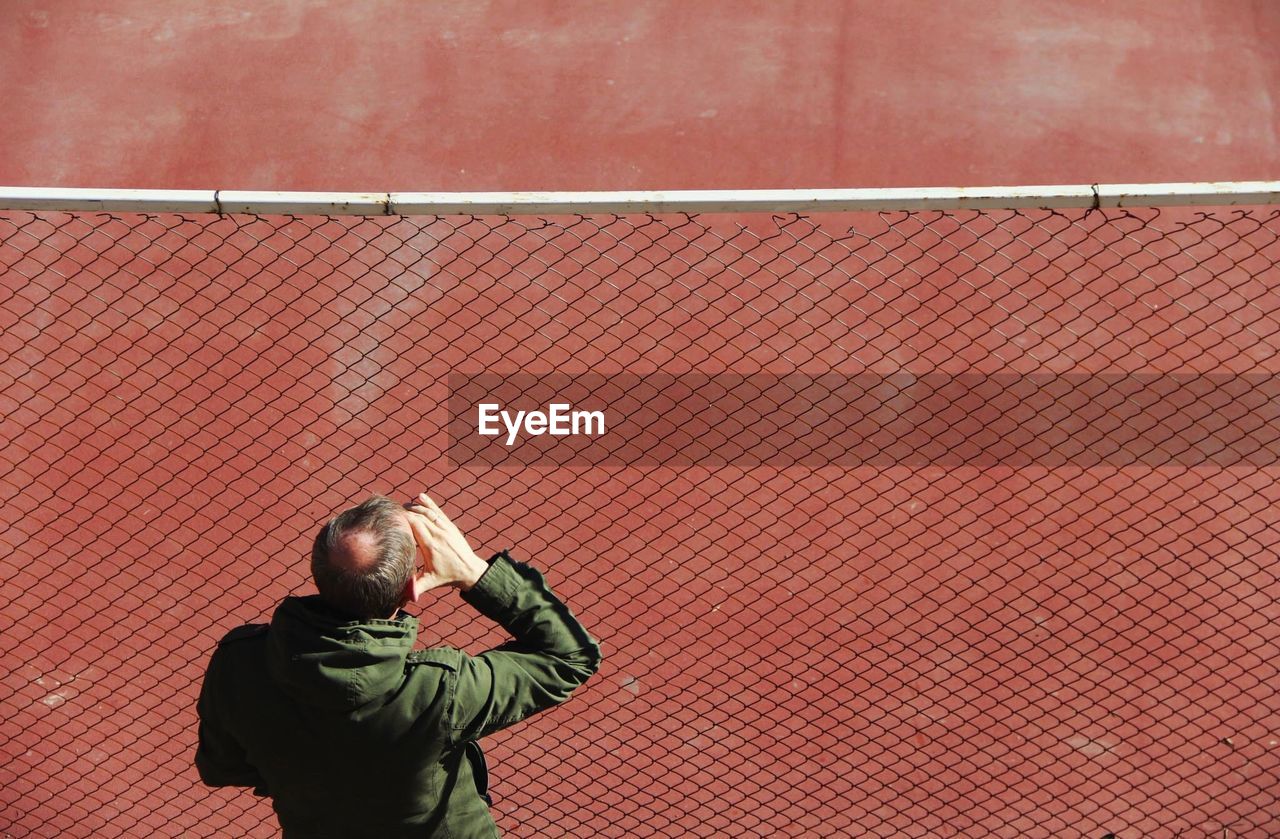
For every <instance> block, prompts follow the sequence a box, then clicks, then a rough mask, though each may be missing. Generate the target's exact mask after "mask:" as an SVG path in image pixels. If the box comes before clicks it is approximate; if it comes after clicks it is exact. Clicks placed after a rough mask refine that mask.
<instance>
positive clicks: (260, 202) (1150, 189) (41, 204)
mask: <svg viewBox="0 0 1280 839" xmlns="http://www.w3.org/2000/svg"><path fill="white" fill-rule="evenodd" d="M1259 204H1280V181H1236V182H1222V183H1214V182H1201V183H1178V184H1084V185H1079V184H1077V185H1072V186H1014V187H920V188H910V189H901V188H898V189H742V190H738V189H716V190H670V191H637V192H367V193H356V192H245V191H238V190H169V189H63V188H41V187H0V210H29V211H62V212H94V211H100V212H120V213H148V212H149V213H219V214H227V213H257V214H262V215H284V214H291V215H355V216H382V215H477V216H489V215H496V216H505V215H570V214H591V213H606V214H609V213H619V214H625V213H770V212H772V213H826V212H846V211H898V210H1006V209H1007V210H1012V209H1031V208H1043V209H1049V208H1083V209H1088V208H1099V209H1101V208H1106V207H1177V206H1200V207H1206V206H1211V207H1222V206H1233V205H1259Z"/></svg>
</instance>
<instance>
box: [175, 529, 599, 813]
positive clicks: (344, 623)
mask: <svg viewBox="0 0 1280 839" xmlns="http://www.w3.org/2000/svg"><path fill="white" fill-rule="evenodd" d="M463 598H464V599H465V600H466V601H467V602H469V603H471V604H472V605H473V606H475V607H476V608H477V609H478V610H479V611H480V612H481V613H482V614H485V615H486V616H488V617H490V618H492V619H494V620H496V621H497V622H498V623H500V624H501V625H502V626H504V627H505V628H506V629H507V630H508V631H509V632H511V633H512V635H513V636H515V639H516V640H515V641H514V642H512V643H510V644H507V645H504V646H503V647H501V648H499V649H497V650H491V651H489V652H487V653H483V654H481V655H478V656H469V655H467V654H466V653H463V652H461V651H459V650H453V649H449V648H439V649H433V650H427V651H424V652H419V653H413V652H412V648H413V643H414V639H415V638H416V636H417V628H418V624H417V620H416V619H414V618H412V617H406V616H401V617H399V618H398V619H394V620H392V619H389V620H360V621H352V620H348V619H345V618H344V617H343V616H341V615H339V614H337V613H335V612H334V611H332V610H331V609H330V608H329V607H327V606H326V605H325V604H324V602H322V601H321V599H320V598H319V597H316V596H313V597H303V598H294V597H291V598H287V599H286V600H285V601H284V602H283V603H281V605H280V607H279V608H278V609H277V610H276V613H275V615H274V616H273V617H272V621H271V624H270V625H269V626H267V627H242V628H240V629H237V630H234V631H233V632H232V633H230V634H229V635H228V636H227V637H226V638H225V639H224V640H223V642H222V643H221V644H220V645H219V648H218V650H217V651H216V652H215V654H214V656H213V659H212V661H211V662H210V665H209V670H208V673H207V675H206V678H205V683H204V687H203V690H202V692H201V697H200V707H199V710H200V717H201V729H200V749H199V751H198V753H197V756H196V763H197V767H198V768H199V770H200V774H201V777H202V779H203V780H204V781H205V782H206V783H208V784H211V785H219V786H221V785H236V786H253V787H256V788H257V791H258V792H259V793H260V794H267V795H270V796H271V797H272V798H273V803H274V806H275V809H276V812H277V814H278V815H279V818H280V823H281V826H282V827H283V828H284V832H285V836H286V837H294V836H297V837H304V836H306V837H311V836H317V837H318V836H335V837H336V836H341V837H355V836H378V837H393V836H419V837H420V836H432V835H441V836H454V837H471V836H494V835H496V833H497V831H496V827H495V825H494V822H493V818H492V816H491V815H490V814H489V810H488V807H487V802H486V799H485V797H484V791H485V785H486V783H487V780H486V773H485V770H484V763H483V757H482V756H481V753H480V750H479V747H478V746H477V745H476V743H475V740H476V739H478V738H479V737H482V736H484V735H485V734H488V733H491V732H493V731H496V730H498V729H500V728H503V727H506V726H508V725H511V724H513V723H516V722H518V721H520V720H522V719H525V718H526V717H528V716H530V715H531V714H534V713H536V712H538V711H540V710H543V709H545V708H549V707H551V706H553V705H556V704H558V703H560V702H563V701H564V700H565V699H567V698H568V697H569V695H570V693H571V692H572V691H573V690H574V688H576V687H577V686H578V685H580V684H582V683H583V682H585V681H586V680H587V678H589V677H590V676H591V674H592V673H594V672H595V671H596V669H597V668H598V667H599V663H600V651H599V647H598V645H597V644H596V642H595V641H594V640H593V639H591V637H590V636H589V635H588V634H587V632H586V630H585V629H583V627H582V625H581V624H579V623H578V621H577V620H576V619H574V617H573V616H572V614H571V613H570V612H569V610H568V609H567V608H566V607H565V606H564V604H562V603H561V602H560V601H559V600H558V599H556V597H555V595H554V594H552V592H551V591H550V589H549V588H548V587H547V586H546V583H545V581H543V579H542V575H541V574H539V573H538V572H537V571H536V570H534V569H532V568H530V567H529V566H526V565H522V564H520V563H516V562H513V561H511V559H510V557H508V556H507V555H506V554H505V553H503V554H499V555H498V556H496V557H494V559H493V560H492V561H491V564H490V567H489V569H488V571H486V572H485V573H484V576H483V577H481V579H480V581H479V582H478V583H476V584H475V586H474V587H473V588H471V589H470V590H469V591H467V592H465V593H464V594H463Z"/></svg>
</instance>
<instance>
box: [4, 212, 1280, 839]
mask: <svg viewBox="0 0 1280 839" xmlns="http://www.w3.org/2000/svg"><path fill="white" fill-rule="evenodd" d="M1278 215H1280V213H1278V212H1277V211H1276V210H1274V209H1269V208H1244V209H1233V210H1208V211H1199V210H1197V211H1192V210H1163V211H1158V210H1154V209H1134V210H1094V211H1084V210H1079V211H1076V210H1063V211H1048V210H1036V211H989V212H986V211H984V212H913V213H905V212H903V213H887V214H871V213H863V214H829V215H828V214H824V215H818V216H812V217H806V216H801V215H775V216H769V215H768V214H762V215H754V214H753V215H749V216H748V215H741V216H737V217H733V216H729V215H724V216H720V215H623V216H614V215H585V216H556V217H548V218H533V217H475V216H441V217H397V216H387V217H375V218H352V217H320V216H305V217H295V216H255V215H224V216H216V215H209V216H201V215H165V214H160V215H144V214H137V215H130V214H114V215H113V214H108V213H56V212H35V213H32V212H16V211H10V212H4V213H0V270H2V271H3V281H2V282H0V426H2V429H3V430H2V432H0V503H2V504H3V519H2V521H0V579H2V581H3V592H4V596H3V602H2V604H0V677H2V678H3V687H0V833H3V834H4V835H5V836H28V835H30V836H94V837H110V836H144V835H150V834H156V835H164V836H177V835H182V836H271V835H275V833H276V832H277V826H276V822H275V819H274V816H273V814H272V812H271V810H270V806H269V803H268V802H266V801H264V800H260V799H256V798H255V797H254V796H253V795H252V794H250V793H249V792H248V791H243V790H241V791H237V790H209V789H206V788H204V787H202V786H201V785H200V784H199V782H198V779H197V777H196V774H195V770H194V768H193V765H192V756H193V753H194V749H195V738H196V717H195V700H196V695H197V691H198V689H199V684H200V679H201V676H202V674H203V668H204V666H205V664H206V662H207V660H208V657H209V655H210V652H211V651H212V649H213V647H214V645H215V644H216V642H217V640H218V639H219V638H220V637H221V635H222V634H223V633H225V632H226V631H227V630H229V629H230V628H232V627H234V626H236V625H238V624H241V623H249V622H258V621H263V620H266V619H267V618H268V617H269V615H270V613H271V611H272V609H273V607H274V605H275V604H276V603H277V602H278V601H279V599H280V598H281V597H283V596H285V595H287V594H291V593H307V592H309V591H311V590H312V589H311V584H310V581H309V577H308V566H307V559H306V557H307V553H308V551H309V547H310V542H311V539H312V538H313V536H314V534H315V532H316V530H317V529H318V528H319V526H320V525H321V524H322V523H323V522H324V521H325V520H326V519H327V518H328V517H329V516H330V515H332V514H334V513H335V512H337V511H339V510H341V509H343V508H345V507H346V506H349V505H351V504H352V503H355V502H357V501H359V500H361V499H362V498H364V497H366V496H367V495H368V494H371V493H374V492H380V493H386V494H391V495H393V496H394V497H405V498H407V497H408V496H409V494H410V493H412V492H416V491H419V490H421V489H423V488H428V489H430V490H431V491H432V493H433V494H434V495H435V496H436V497H437V498H439V499H442V501H443V503H444V506H445V508H446V510H448V511H449V513H450V514H451V515H452V516H454V517H455V520H456V521H458V522H459V524H460V526H461V527H462V528H463V530H464V532H466V533H468V534H469V535H470V537H471V538H472V541H473V543H474V544H476V545H478V546H482V548H481V552H482V553H483V554H484V555H486V556H487V555H488V554H489V553H490V552H492V551H496V550H498V549H501V548H510V549H511V551H512V553H513V555H514V556H517V557H518V558H521V559H524V560H526V561H530V562H532V563H534V564H535V565H537V566H539V567H540V568H542V569H544V571H545V573H546V575H547V577H548V579H549V581H550V582H551V584H552V586H553V587H554V588H555V589H556V590H557V592H558V593H560V594H561V596H562V597H563V598H564V599H565V600H566V601H567V602H568V603H569V604H571V606H572V607H573V608H574V609H575V611H576V612H577V614H578V615H579V616H580V617H581V618H582V619H583V622H584V623H585V624H587V625H588V627H590V628H591V630H592V631H593V633H594V634H595V635H596V636H597V637H599V638H600V639H601V641H602V644H603V647H604V651H605V663H604V666H603V668H602V670H601V672H600V673H599V674H598V675H597V676H596V677H594V678H593V680H592V681H591V682H590V683H589V684H588V685H587V686H586V687H585V688H583V689H582V690H581V691H580V692H579V693H578V694H576V695H575V697H574V698H573V699H572V700H571V701H570V702H569V703H568V704H567V705H565V706H562V707H559V708H557V709H555V710H553V711H551V712H548V713H546V714H544V715H541V716H539V717H535V718H534V719H532V720H530V721H528V722H526V723H524V724H522V725H521V726H518V727H516V728H514V729H511V730H508V731H506V732H503V733H501V734H498V735H495V736H493V737H492V738H489V739H488V740H486V742H485V746H486V753H487V755H488V758H489V762H490V772H491V776H492V781H491V791H492V793H493V795H494V797H495V804H494V808H495V815H496V818H497V820H498V823H499V826H500V827H501V829H502V830H503V831H504V832H506V833H508V834H509V835H513V836H530V837H531V836H540V837H541V836H573V837H589V836H616V837H657V836H672V837H683V836H734V837H737V836H885V837H889V836H893V837H904V836H915V837H926V836H927V837H950V836H965V837H986V836H1002V837H1015V836H1016V837H1066V836H1084V837H1096V838H1097V839H1101V838H1102V837H1103V836H1106V835H1114V836H1115V837H1128V838H1131V839H1137V837H1169V838H1170V839H1172V838H1173V837H1177V836H1181V837H1200V836H1205V837H1209V836H1212V837H1220V836H1230V837H1243V836H1247V837H1266V836H1277V835H1280V814H1278V813H1280V802H1278V801H1277V791H1278V790H1280V784H1278V783H1277V782H1278V780H1280V779H1278V777H1277V774H1278V772H1280V745H1278V744H1277V743H1278V740H1280V699H1278V698H1277V695H1276V689H1275V688H1276V685H1277V678H1278V676H1280V674H1278V673H1277V661H1278V660H1280V630H1278V629H1277V626H1278V623H1277V618H1278V617H1280V610H1278V608H1277V595H1280V583H1278V581H1277V568H1278V567H1280V566H1278V565H1277V555H1276V549H1277V535H1278V534H1280V516H1278V515H1277V509H1278V508H1277V502H1278V501H1280V483H1278V482H1277V476H1280V461H1278V459H1280V443H1278V442H1277V437H1280V423H1278V422H1277V416H1276V414H1277V411H1278V409H1277V404H1278V403H1280V400H1277V381H1278V380H1277V379H1276V375H1277V373H1280V297H1278V296H1277V286H1278V285H1280V282H1278V281H1280V276H1278V275H1277V270H1276V264H1277V256H1280V242H1278V239H1280V236H1278V231H1280V221H1278V220H1277V216H1278ZM479 374H496V375H502V376H508V375H511V374H520V375H528V376H532V377H534V378H536V377H538V376H543V375H551V374H555V375H562V376H569V377H575V376H588V375H589V376H593V377H595V378H594V379H590V380H588V379H581V380H580V381H595V382H597V383H599V385H600V387H609V386H613V384H614V383H616V382H622V383H627V382H630V383H631V384H627V385H626V386H625V387H623V386H621V385H619V386H616V387H614V390H615V391H617V394H618V396H617V398H622V397H623V396H625V395H626V393H627V392H629V391H634V386H633V385H634V383H635V382H642V381H644V380H645V377H647V376H651V375H659V374H661V375H670V376H672V377H673V381H680V380H681V377H682V376H703V377H704V379H703V380H700V381H713V380H714V377H717V376H725V375H731V376H739V377H748V378H749V377H758V376H767V377H772V378H771V379H769V381H770V382H772V383H773V384H772V385H770V386H769V388H767V389H768V390H769V391H770V396H769V399H770V400H771V401H770V402H769V404H770V405H773V406H775V407H776V409H777V410H778V411H784V410H786V409H787V407H788V405H789V404H790V401H791V400H790V399H789V398H788V397H787V396H786V394H783V396H782V397H778V395H777V387H778V386H780V385H781V386H784V387H785V386H786V383H788V382H797V381H798V382H802V383H803V388H801V387H799V386H797V388H796V391H795V393H793V394H792V395H793V396H795V397H796V399H802V397H803V400H802V401H803V402H804V406H805V408H806V410H809V409H811V408H813V406H814V405H820V403H822V401H823V400H822V399H814V398H811V396H812V394H808V395H806V394H803V393H801V392H800V391H801V390H802V389H810V388H811V386H812V385H813V383H815V382H819V383H821V382H827V383H829V385H828V386H824V387H825V390H823V389H822V388H820V390H822V392H823V393H824V394H827V395H830V394H831V393H836V394H837V395H838V394H839V392H840V391H841V389H842V388H844V389H848V388H852V389H853V391H856V396H854V397H850V398H849V399H844V400H843V401H839V404H840V405H843V406H845V407H848V405H850V404H854V403H856V404H857V405H859V406H860V408H859V413H858V418H857V419H856V421H855V420H850V421H848V422H847V423H846V424H845V425H843V426H840V427H839V428H836V429H835V431H833V432H831V433H828V434H826V435H825V436H824V437H823V442H822V445H821V446H815V447H814V448H812V449H811V450H808V453H807V455H806V454H805V452H804V451H801V450H799V449H796V448H795V446H796V445H800V446H803V445H804V444H805V442H806V438H805V436H804V434H799V435H796V434H791V436H789V437H787V446H783V445H781V444H779V445H778V446H775V447H774V448H772V449H771V448H769V443H770V440H771V436H770V434H769V433H768V432H760V430H759V428H760V426H759V424H758V423H757V424H754V425H753V424H751V423H747V424H745V425H744V424H742V423H736V424H735V423H728V424H726V423H725V422H723V420H724V417H723V416H721V417H718V418H704V417H703V415H702V414H701V413H700V412H696V411H686V412H685V413H684V414H683V415H682V416H681V417H680V421H679V422H675V423H672V422H668V423H667V424H666V425H662V426H661V427H658V426H654V427H649V428H646V427H644V426H643V424H641V427H640V428H639V429H638V432H648V435H649V436H648V437H647V438H645V437H643V435H641V436H640V437H632V438H629V439H628V440H626V441H624V442H625V444H626V445H627V446H631V447H632V450H631V454H627V452H626V451H622V452H620V453H619V452H614V453H613V455H612V456H610V457H603V458H597V459H594V460H589V462H580V463H575V462H571V461H566V462H563V463H561V462H557V461H556V460H555V459H554V456H553V454H554V453H553V452H551V453H545V454H540V455H539V456H538V457H536V458H529V457H521V456H519V455H518V454H517V453H516V450H514V449H512V450H510V453H509V454H503V452H504V451H506V450H504V449H503V448H502V444H501V443H499V444H497V445H498V447H497V448H493V447H492V446H490V447H489V448H486V449H485V454H484V456H483V457H481V456H478V455H475V453H473V452H468V451H465V450H463V449H465V447H463V448H462V449H460V448H459V446H461V443H459V442H457V441H454V442H453V443H452V444H451V440H450V435H449V430H448V429H449V424H450V414H449V408H448V405H449V398H450V394H451V387H452V386H451V384H450V376H451V375H454V376H463V377H473V376H477V375H479ZM626 377H631V378H630V379H627V378H626ZM705 377H710V378H705ZM797 377H800V378H797ZM831 382H834V383H835V384H834V385H830V383H831ZM695 390H698V389H697V388H695ZM762 392H763V391H762ZM703 395H704V396H705V394H703ZM691 398H692V394H691ZM672 401H673V403H675V404H678V403H680V401H681V400H679V399H675V400H672ZM700 404H706V405H708V406H713V407H714V406H715V405H716V404H717V401H716V399H715V398H709V399H704V400H703V403H700ZM758 407H759V406H758V405H757V408H758ZM757 413H766V412H761V411H757ZM790 416H791V419H790V420H788V422H791V423H792V424H791V425H790V426H787V427H789V428H792V429H793V430H794V427H795V425H794V423H796V422H801V421H802V420H803V419H804V417H805V416H808V414H807V413H804V412H799V413H796V412H793V413H792V414H791V415H790ZM653 417H654V419H653V422H659V421H660V420H662V419H663V417H664V414H663V413H662V412H657V413H654V414H653ZM830 417H831V414H830V412H828V414H827V415H826V418H827V419H830ZM785 431H786V429H785V428H784V429H783V431H780V432H779V433H783V432H785ZM673 435H675V436H673ZM680 435H683V436H680ZM644 439H649V440H651V441H652V446H653V447H656V448H655V449H652V450H646V447H645V445H644V444H643V443H642V441H643V440H644ZM673 439H674V440H691V441H700V442H701V444H703V447H704V450H705V451H703V453H701V454H696V453H695V454H694V455H690V454H689V452H688V449H687V448H686V446H685V445H684V444H680V445H673V444H672V443H671V440H673ZM762 446H763V447H764V448H761V447H762ZM788 446H789V447H790V448H788ZM664 447H665V448H664ZM774 449H776V450H777V451H780V452H782V454H781V455H777V452H775V451H774ZM654 451H657V452H658V454H656V455H655V454H654ZM495 452H496V454H495ZM762 452H763V454H762ZM771 452H772V453H773V454H770V453H771ZM753 453H754V454H753ZM633 455H634V457H633ZM774 455H777V456H774ZM420 611H421V615H422V619H423V626H424V629H423V633H422V634H423V637H422V638H421V639H420V643H421V644H424V645H437V644H442V643H444V644H450V645H454V646H460V647H464V648H466V649H469V650H471V651H473V652H476V651H479V650H481V649H485V648H487V647H489V646H492V645H494V644H496V643H499V642H500V641H501V640H502V638H501V636H500V635H499V633H498V631H497V630H496V629H495V628H493V627H491V626H490V625H488V624H487V622H486V621H484V619H482V618H480V617H478V616H476V615H474V614H473V613H472V612H471V611H470V610H469V609H468V608H467V607H466V606H465V604H462V603H461V601H459V600H458V599H457V598H456V596H453V595H448V596H446V595H440V596H439V597H433V598H431V599H430V602H428V603H426V604H425V605H424V606H423V607H421V610H420ZM362 769H367V768H362V767H353V771H361V770H362Z"/></svg>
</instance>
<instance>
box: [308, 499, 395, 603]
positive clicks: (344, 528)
mask: <svg viewBox="0 0 1280 839" xmlns="http://www.w3.org/2000/svg"><path fill="white" fill-rule="evenodd" d="M416 556H417V548H416V547H415V545H414V541H413V533H412V531H410V530H409V525H408V522H407V521H406V520H405V516H404V508H403V507H401V506H400V505H399V504H397V503H396V502H394V501H392V500H391V499H390V498H384V497H382V496H378V495H375V496H373V497H372V498H370V499H369V500H368V501H365V502H364V503H362V504H360V505H359V506H357V507H352V508H351V509H350V510H347V511H345V512H343V513H341V514H339V515H337V516H335V517H334V518H333V519H331V520H330V521H329V523H328V524H326V525H325V526H324V527H323V528H321V529H320V532H319V533H318V534H317V535H316V541H315V544H313V545H312V547H311V576H312V577H313V578H314V579H315V581H316V588H318V589H319V590H320V597H321V598H322V599H323V600H324V601H325V602H326V603H328V604H329V605H330V606H332V607H334V608H335V609H337V610H338V611H340V612H343V613H345V614H348V615H351V616H352V617H355V618H362V619H368V618H389V617H391V616H392V615H394V614H395V613H396V610H397V609H399V608H400V607H401V606H403V605H404V604H405V603H406V602H407V601H408V600H409V599H410V595H409V594H408V592H409V591H410V580H411V579H412V577H413V569H414V565H415V560H416Z"/></svg>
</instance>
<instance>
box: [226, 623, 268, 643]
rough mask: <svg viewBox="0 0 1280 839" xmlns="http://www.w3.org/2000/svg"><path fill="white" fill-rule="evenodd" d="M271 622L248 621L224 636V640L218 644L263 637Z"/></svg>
mask: <svg viewBox="0 0 1280 839" xmlns="http://www.w3.org/2000/svg"><path fill="white" fill-rule="evenodd" d="M269 626H270V624H265V623H247V624H245V625H244V626H237V627H236V628H235V629H233V630H231V631H230V632H228V633H227V634H226V635H223V636H222V640H221V641H219V642H218V646H219V647H221V646H224V645H226V644H234V643H235V642H237V641H247V640H249V639H250V638H261V637H263V636H265V635H266V634H267V629H268V628H269Z"/></svg>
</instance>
